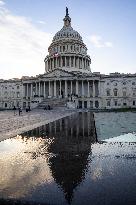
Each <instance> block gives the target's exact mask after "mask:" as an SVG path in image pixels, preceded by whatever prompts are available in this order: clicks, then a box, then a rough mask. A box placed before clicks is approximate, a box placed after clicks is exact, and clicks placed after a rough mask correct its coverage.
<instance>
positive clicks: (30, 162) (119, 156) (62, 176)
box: [0, 112, 136, 205]
mask: <svg viewBox="0 0 136 205" xmlns="http://www.w3.org/2000/svg"><path fill="white" fill-rule="evenodd" d="M95 142H96V136H95V129H94V122H93V116H92V114H91V113H90V112H85V113H77V114H75V115H72V116H69V117H66V118H64V119H61V120H58V121H55V122H52V123H49V124H47V125H45V126H41V127H39V128H37V129H34V130H31V131H29V132H26V133H24V134H22V135H20V136H17V137H15V138H11V139H8V140H5V141H3V142H0V205H1V204H2V205H3V204H6V205H7V204H8V205H11V204H16V205H18V204H23V205H24V204H27V205H30V204H31V205H34V204H36V205H37V204H38V205H41V204H44V205H45V204H46V205H48V204H50V205H58V204H64V205H65V204H73V205H83V204H84V205H86V204H87V205H88V204H93V205H109V204H110V205H115V204H116V205H117V204H125V205H129V204H131V205H133V204H134V205H135V204H136V195H135V190H136V184H135V182H136V175H135V170H136V163H135V161H136V153H135V150H136V143H132V142H129V143H120V142H117V143H116V142H108V143H106V142H100V143H95ZM1 199H2V200H3V201H1ZM7 200H8V201H7Z"/></svg>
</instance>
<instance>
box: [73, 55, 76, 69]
mask: <svg viewBox="0 0 136 205" xmlns="http://www.w3.org/2000/svg"><path fill="white" fill-rule="evenodd" d="M73 67H76V64H75V56H74V59H73Z"/></svg>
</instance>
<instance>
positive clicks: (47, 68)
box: [47, 59, 48, 71]
mask: <svg viewBox="0 0 136 205" xmlns="http://www.w3.org/2000/svg"><path fill="white" fill-rule="evenodd" d="M47 71H48V59H47Z"/></svg>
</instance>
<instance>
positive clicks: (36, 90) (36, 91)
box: [35, 82, 38, 95]
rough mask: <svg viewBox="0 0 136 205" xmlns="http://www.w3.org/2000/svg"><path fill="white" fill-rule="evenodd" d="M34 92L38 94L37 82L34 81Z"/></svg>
mask: <svg viewBox="0 0 136 205" xmlns="http://www.w3.org/2000/svg"><path fill="white" fill-rule="evenodd" d="M35 94H36V95H38V88H37V82H36V83H35Z"/></svg>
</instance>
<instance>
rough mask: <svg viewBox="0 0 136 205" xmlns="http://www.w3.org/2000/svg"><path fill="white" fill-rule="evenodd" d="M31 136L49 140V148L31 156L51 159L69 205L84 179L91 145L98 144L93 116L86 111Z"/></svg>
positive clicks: (55, 176) (29, 134) (43, 147)
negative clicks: (75, 190)
mask: <svg viewBox="0 0 136 205" xmlns="http://www.w3.org/2000/svg"><path fill="white" fill-rule="evenodd" d="M45 131H46V132H45ZM22 136H26V133H24V134H23V135H22ZM29 136H36V137H39V136H40V137H42V138H44V137H45V136H46V137H47V139H48V141H49V142H50V146H49V144H48V145H47V144H44V145H43V144H42V145H41V146H40V149H38V152H33V153H32V157H33V158H36V157H38V156H39V155H46V156H48V165H49V167H50V170H51V173H52V176H53V178H54V180H55V182H56V183H57V184H58V185H59V186H60V187H61V188H62V189H63V192H64V193H65V198H66V199H67V201H68V203H70V202H71V201H72V197H73V191H74V189H75V188H76V187H77V186H78V185H79V184H80V183H81V182H82V180H83V179H84V177H85V172H86V171H87V165H88V162H87V159H88V155H89V153H90V152H91V143H94V142H95V141H96V138H95V132H94V122H93V116H92V114H91V113H90V112H85V113H79V114H77V115H74V116H73V115H72V116H69V117H66V118H64V119H60V120H58V121H55V122H53V123H49V124H47V125H45V126H42V127H40V128H37V129H35V130H33V131H29V132H27V137H29ZM46 143H47V140H46ZM49 155H50V156H51V157H50V156H49Z"/></svg>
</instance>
